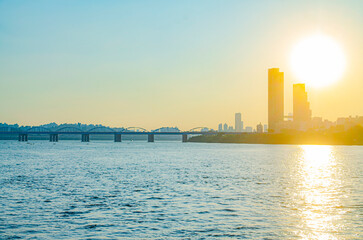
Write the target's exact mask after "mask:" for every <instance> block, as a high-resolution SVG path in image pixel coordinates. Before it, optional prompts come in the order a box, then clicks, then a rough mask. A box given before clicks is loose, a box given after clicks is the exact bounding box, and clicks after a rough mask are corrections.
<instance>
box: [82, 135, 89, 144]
mask: <svg viewBox="0 0 363 240" xmlns="http://www.w3.org/2000/svg"><path fill="white" fill-rule="evenodd" d="M82 142H89V134H82Z"/></svg>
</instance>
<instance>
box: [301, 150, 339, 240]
mask: <svg viewBox="0 0 363 240" xmlns="http://www.w3.org/2000/svg"><path fill="white" fill-rule="evenodd" d="M301 150H302V154H301V157H300V159H299V170H298V175H299V176H298V181H299V183H298V187H297V191H298V192H297V195H298V196H299V199H300V200H301V203H300V204H301V205H300V206H299V207H298V211H299V215H300V216H299V217H300V220H301V222H300V224H301V226H300V229H304V230H301V232H300V233H299V235H300V236H301V237H302V238H303V239H338V238H337V233H338V232H340V230H341V228H342V226H341V224H339V219H340V216H341V215H342V214H343V209H342V208H341V198H342V197H343V196H342V192H341V188H340V187H341V182H340V179H339V174H338V170H337V162H336V158H335V155H334V151H333V147H331V146H315V145H314V146H313V145H306V146H301Z"/></svg>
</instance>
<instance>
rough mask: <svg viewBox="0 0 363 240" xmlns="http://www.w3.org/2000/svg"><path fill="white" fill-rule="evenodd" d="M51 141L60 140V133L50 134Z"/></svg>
mask: <svg viewBox="0 0 363 240" xmlns="http://www.w3.org/2000/svg"><path fill="white" fill-rule="evenodd" d="M49 141H50V142H58V134H50V136H49Z"/></svg>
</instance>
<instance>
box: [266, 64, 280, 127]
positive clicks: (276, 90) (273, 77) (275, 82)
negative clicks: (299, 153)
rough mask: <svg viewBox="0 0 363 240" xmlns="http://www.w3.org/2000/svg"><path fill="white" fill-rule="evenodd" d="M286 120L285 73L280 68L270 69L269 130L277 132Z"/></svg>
mask: <svg viewBox="0 0 363 240" xmlns="http://www.w3.org/2000/svg"><path fill="white" fill-rule="evenodd" d="M283 121H284V73H283V72H280V70H279V69H278V68H270V69H269V70H268V131H269V132H276V130H277V128H278V125H279V123H281V122H283Z"/></svg>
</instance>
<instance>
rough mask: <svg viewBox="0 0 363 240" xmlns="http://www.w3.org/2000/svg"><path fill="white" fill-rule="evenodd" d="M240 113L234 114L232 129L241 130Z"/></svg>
mask: <svg viewBox="0 0 363 240" xmlns="http://www.w3.org/2000/svg"><path fill="white" fill-rule="evenodd" d="M241 118H242V117H241V113H236V114H235V115H234V129H235V131H236V132H242V120H241Z"/></svg>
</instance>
